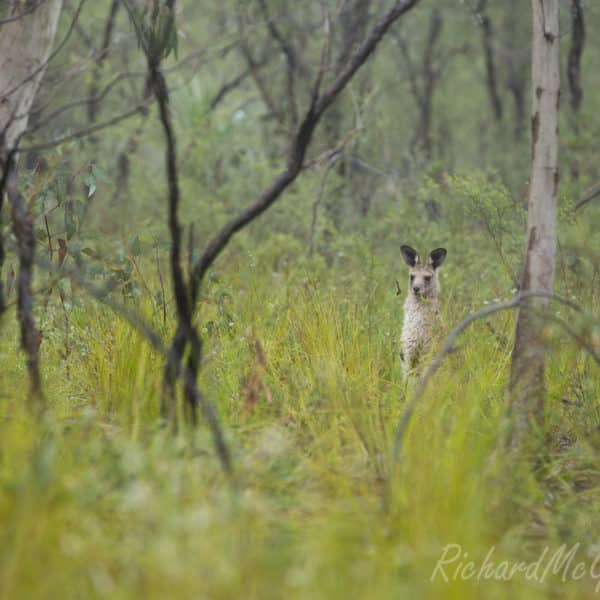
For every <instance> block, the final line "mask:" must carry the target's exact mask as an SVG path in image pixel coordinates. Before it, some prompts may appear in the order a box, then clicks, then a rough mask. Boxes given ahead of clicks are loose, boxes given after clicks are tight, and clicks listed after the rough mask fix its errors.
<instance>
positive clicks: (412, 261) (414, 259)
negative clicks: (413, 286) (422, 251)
mask: <svg viewBox="0 0 600 600" xmlns="http://www.w3.org/2000/svg"><path fill="white" fill-rule="evenodd" d="M400 253H401V254H402V258H403V259H404V262H405V263H406V264H407V265H408V266H409V267H414V266H415V265H416V264H417V263H418V262H419V255H418V254H417V251H416V250H415V249H414V248H411V247H410V246H401V247H400Z"/></svg>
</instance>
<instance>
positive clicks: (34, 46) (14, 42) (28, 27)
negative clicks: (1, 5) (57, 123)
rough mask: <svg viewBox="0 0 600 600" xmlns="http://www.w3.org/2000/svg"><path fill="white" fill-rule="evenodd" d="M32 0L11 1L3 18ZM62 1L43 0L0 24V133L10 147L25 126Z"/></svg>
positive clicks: (47, 55) (44, 67) (47, 54)
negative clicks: (14, 18) (3, 135)
mask: <svg viewBox="0 0 600 600" xmlns="http://www.w3.org/2000/svg"><path fill="white" fill-rule="evenodd" d="M32 1H33V0H27V1H25V0H12V2H11V8H10V10H9V11H8V14H6V15H4V17H5V18H7V17H17V16H18V15H20V14H23V13H27V11H28V10H30V8H31V3H32ZM61 8H62V0H45V1H44V2H42V3H41V4H40V5H39V6H38V7H37V8H36V9H35V10H33V11H32V12H31V13H29V14H25V15H24V16H23V17H21V18H18V19H16V20H14V21H11V22H10V23H6V24H5V25H0V133H2V132H3V131H4V132H5V138H4V144H5V146H6V147H7V148H12V147H13V145H14V143H15V141H16V140H17V139H18V138H19V136H20V135H21V134H22V133H23V132H24V131H25V129H26V128H27V121H28V120H29V110H30V109H31V105H32V104H33V100H34V98H35V94H36V92H37V89H38V86H39V84H40V81H41V79H42V77H43V75H44V71H45V70H46V62H47V60H48V57H49V56H50V51H51V50H52V45H53V43H54V36H55V33H56V26H57V23H58V17H59V16H60V11H61Z"/></svg>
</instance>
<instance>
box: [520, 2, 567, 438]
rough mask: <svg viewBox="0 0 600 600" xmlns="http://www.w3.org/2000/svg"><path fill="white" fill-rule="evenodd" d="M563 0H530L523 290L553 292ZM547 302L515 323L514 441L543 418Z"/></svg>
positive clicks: (529, 304)
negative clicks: (528, 163) (528, 157)
mask: <svg viewBox="0 0 600 600" xmlns="http://www.w3.org/2000/svg"><path fill="white" fill-rule="evenodd" d="M558 6H559V0H532V8H533V41H532V92H533V93H532V117H531V136H532V140H531V177H530V188H529V202H528V218H527V248H526V251H525V259H524V267H523V278H522V283H521V290H522V291H527V290H536V291H546V292H551V291H552V282H553V279H554V266H555V253H556V188H557V184H558V102H559V90H560V71H559V58H558V45H559V40H558V12H559V10H558ZM547 303H548V300H547V299H539V298H536V299H533V298H530V299H529V300H527V301H526V302H523V303H522V305H521V309H520V310H519V315H518V319H517V328H516V336H515V346H514V349H513V356H512V365H511V374H510V391H511V406H510V409H511V416H512V424H511V425H512V429H511V435H510V443H511V445H512V446H520V445H522V443H523V442H524V441H525V440H526V438H527V436H528V433H529V431H530V425H531V424H532V420H533V419H539V418H540V417H541V415H542V409H543V402H544V395H545V388H544V357H545V343H544V334H543V326H544V322H543V319H542V318H541V317H540V311H541V310H544V308H545V305H546V304H547Z"/></svg>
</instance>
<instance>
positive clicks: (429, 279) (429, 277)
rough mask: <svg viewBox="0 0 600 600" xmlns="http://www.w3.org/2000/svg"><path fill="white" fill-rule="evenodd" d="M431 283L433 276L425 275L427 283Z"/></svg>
mask: <svg viewBox="0 0 600 600" xmlns="http://www.w3.org/2000/svg"><path fill="white" fill-rule="evenodd" d="M430 281H431V275H425V283H429V282H430Z"/></svg>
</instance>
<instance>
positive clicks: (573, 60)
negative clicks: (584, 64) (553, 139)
mask: <svg viewBox="0 0 600 600" xmlns="http://www.w3.org/2000/svg"><path fill="white" fill-rule="evenodd" d="M584 46H585V22H584V19H583V3H582V0H571V47H570V48H569V59H568V62H567V76H568V77H567V78H568V81H569V100H570V105H571V110H572V115H571V125H572V128H573V134H574V135H575V136H577V135H579V113H580V110H581V102H582V101H583V87H582V84H581V55H582V54H583V48H584ZM575 156H576V153H572V156H571V175H572V177H573V178H574V179H577V178H578V177H579V165H578V163H577V158H576V157H575Z"/></svg>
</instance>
